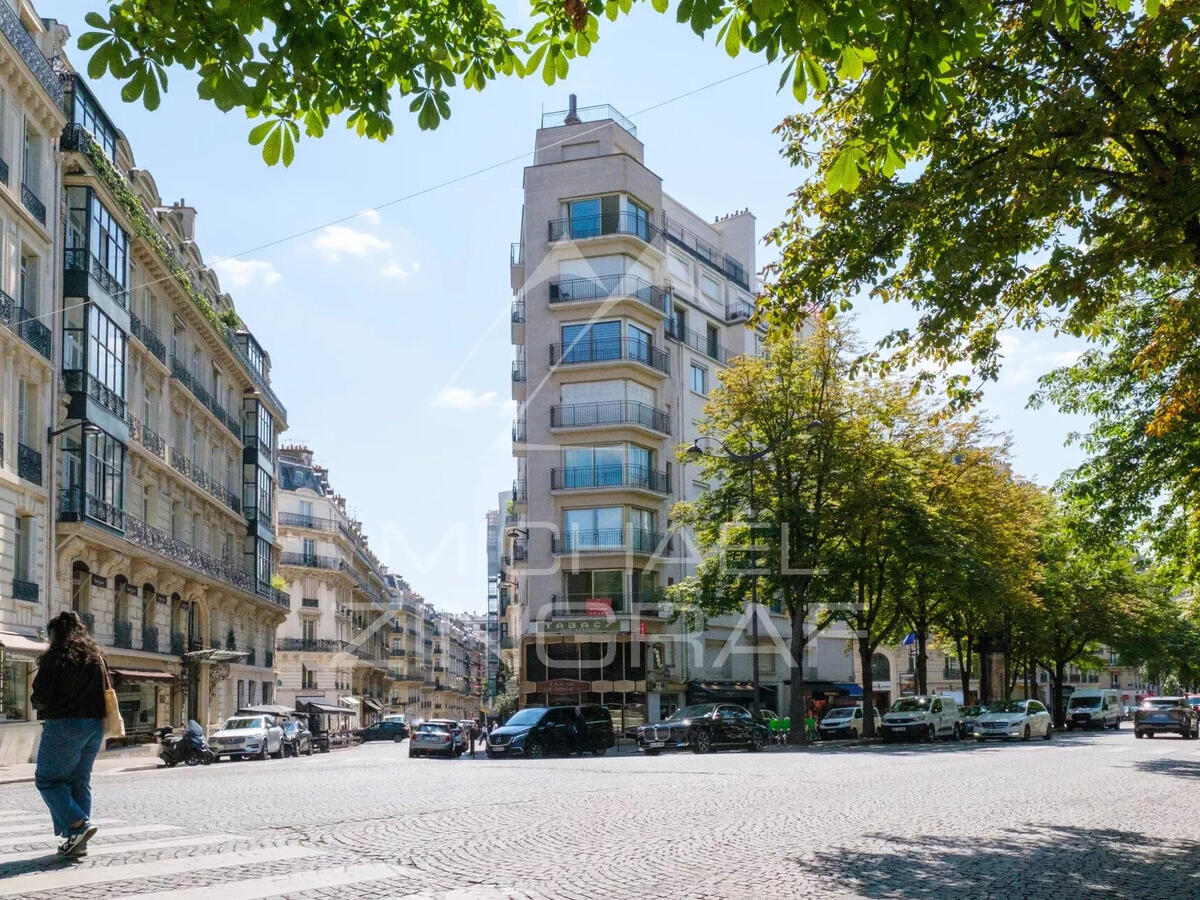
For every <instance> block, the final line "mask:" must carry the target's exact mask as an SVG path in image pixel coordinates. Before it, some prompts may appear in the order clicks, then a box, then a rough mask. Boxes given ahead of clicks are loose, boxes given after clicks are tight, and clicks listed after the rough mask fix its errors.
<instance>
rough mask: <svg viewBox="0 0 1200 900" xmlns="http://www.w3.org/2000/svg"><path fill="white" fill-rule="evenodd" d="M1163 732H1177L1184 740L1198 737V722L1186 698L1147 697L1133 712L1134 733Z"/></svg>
mask: <svg viewBox="0 0 1200 900" xmlns="http://www.w3.org/2000/svg"><path fill="white" fill-rule="evenodd" d="M1164 732H1170V733H1171V734H1177V735H1179V736H1180V737H1181V738H1183V739H1184V740H1187V739H1188V738H1195V737H1200V722H1198V721H1197V716H1196V710H1194V709H1193V708H1192V707H1191V705H1190V704H1189V703H1188V702H1187V698H1185V697H1147V698H1146V699H1145V700H1143V701H1142V705H1141V706H1139V707H1138V708H1137V710H1136V711H1135V712H1134V714H1133V733H1134V735H1136V736H1137V737H1139V738H1140V737H1154V735H1156V734H1162V733H1164Z"/></svg>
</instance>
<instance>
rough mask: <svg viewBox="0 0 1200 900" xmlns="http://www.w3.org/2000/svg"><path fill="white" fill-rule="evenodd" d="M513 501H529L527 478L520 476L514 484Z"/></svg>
mask: <svg viewBox="0 0 1200 900" xmlns="http://www.w3.org/2000/svg"><path fill="white" fill-rule="evenodd" d="M512 495H513V503H528V502H529V489H528V487H527V486H526V483H525V479H523V478H518V479H517V480H516V481H514V482H513V484H512Z"/></svg>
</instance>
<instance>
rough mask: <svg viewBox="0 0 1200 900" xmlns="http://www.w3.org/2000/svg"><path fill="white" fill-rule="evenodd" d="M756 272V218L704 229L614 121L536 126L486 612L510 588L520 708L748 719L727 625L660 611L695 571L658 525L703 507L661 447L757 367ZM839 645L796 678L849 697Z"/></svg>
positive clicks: (764, 657)
mask: <svg viewBox="0 0 1200 900" xmlns="http://www.w3.org/2000/svg"><path fill="white" fill-rule="evenodd" d="M754 271H755V230H754V217H753V216H752V215H751V214H750V213H749V212H747V211H741V212H738V213H734V214H732V215H728V216H725V217H722V218H719V219H717V220H716V221H713V222H708V221H706V220H705V219H703V218H702V217H700V216H699V215H697V214H696V213H694V212H692V211H691V210H689V209H688V208H687V207H685V206H683V205H682V204H681V203H679V202H678V201H676V200H675V199H674V198H672V197H671V196H669V195H668V194H667V193H665V192H664V190H663V185H662V180H661V178H660V177H659V176H658V175H657V174H655V173H654V172H653V171H651V170H650V169H649V168H647V167H646V165H645V162H644V147H643V145H642V143H641V141H639V140H638V137H637V131H636V128H635V127H634V125H633V124H632V123H631V122H629V121H628V120H627V119H625V118H624V117H623V116H622V115H621V114H620V113H619V112H617V111H616V110H614V109H612V108H611V107H607V106H602V107H591V108H587V109H579V108H576V106H575V104H574V98H572V106H571V108H570V109H568V110H566V111H565V112H559V113H549V114H546V115H545V116H543V119H542V127H541V128H540V129H539V130H538V131H537V134H536V136H535V143H534V161H533V164H532V165H531V166H529V167H527V168H526V169H525V173H524V205H523V209H522V223H521V240H520V242H519V243H517V244H514V246H513V248H512V255H511V286H512V289H513V291H514V300H513V306H512V341H513V344H514V346H515V360H514V363H513V367H512V396H513V399H514V400H516V401H517V404H518V418H517V420H516V421H515V422H514V424H513V455H514V457H515V458H516V465H517V478H516V483H515V484H514V491H513V498H512V501H513V502H512V509H511V513H512V515H511V517H509V518H508V519H507V521H506V536H507V542H506V553H505V559H504V562H505V564H506V575H505V577H504V579H503V581H504V585H502V588H501V606H503V604H504V599H503V598H504V594H503V590H504V587H508V588H509V590H511V591H513V592H514V595H515V599H516V601H517V602H516V609H515V614H514V619H513V621H512V628H513V632H512V633H513V639H514V643H515V644H516V648H517V649H516V652H515V654H514V656H515V659H514V662H515V664H516V666H515V671H516V672H517V673H518V674H517V677H518V679H519V689H520V698H521V703H522V705H529V704H532V705H537V704H545V703H554V702H576V703H579V702H585V703H603V704H605V705H607V706H608V707H609V708H610V709H611V710H612V711H613V713H614V720H617V719H618V717H619V718H620V720H621V724H623V725H624V726H625V727H629V726H630V725H632V724H636V723H637V722H639V721H642V720H644V719H645V718H647V717H649V718H651V719H653V718H657V717H658V716H660V715H662V714H665V713H667V712H669V711H670V709H672V708H674V707H675V706H677V705H679V704H682V703H685V702H696V701H700V700H705V699H729V700H735V701H741V702H749V700H750V696H751V693H752V692H751V691H750V686H749V684H748V683H747V682H748V681H749V679H750V670H751V655H750V654H751V653H752V652H754V648H751V647H748V646H745V642H742V641H740V640H738V639H736V638H735V639H734V640H733V643H734V644H737V645H738V647H739V649H740V651H741V652H737V653H733V654H728V653H723V652H722V651H723V649H724V648H725V646H726V643H727V642H729V641H730V636H731V634H732V633H733V630H734V629H735V626H736V625H737V620H736V619H734V618H731V617H722V618H719V619H712V620H710V621H709V622H708V623H707V625H706V630H705V631H704V632H703V633H702V634H689V633H687V632H686V631H683V630H681V628H682V626H681V625H680V624H677V623H676V624H670V623H669V621H668V620H669V612H670V611H669V610H668V609H667V608H666V607H665V605H664V604H662V602H661V597H662V589H663V588H664V587H666V586H668V585H670V584H672V583H673V582H675V581H677V580H679V579H682V578H684V577H686V576H687V575H689V574H691V573H692V572H693V571H694V570H695V562H696V560H694V559H691V558H689V553H688V550H689V547H690V543H689V542H688V541H686V540H683V539H682V536H681V535H674V536H672V534H671V530H672V529H671V522H670V521H669V516H670V510H671V507H672V505H673V504H674V503H675V502H677V501H679V500H684V499H692V498H695V497H697V496H698V495H699V493H700V492H701V491H703V490H705V488H706V485H705V484H703V483H701V482H700V481H698V480H696V473H695V471H694V470H692V471H689V470H688V467H686V466H683V465H678V464H675V463H674V461H673V460H674V448H675V447H676V446H678V445H680V444H686V443H689V442H691V441H692V440H693V439H694V438H695V437H697V435H698V432H697V431H696V428H695V424H694V423H695V421H696V420H697V419H698V418H699V417H700V416H701V415H702V412H703V408H704V404H705V402H706V400H707V396H708V394H709V392H710V391H711V390H712V389H713V387H715V385H716V383H717V377H718V374H719V372H720V371H721V370H722V369H723V368H724V367H725V366H726V365H728V363H729V362H730V360H732V359H733V358H734V357H736V356H738V355H740V354H753V353H757V352H759V346H760V345H759V335H758V333H757V332H756V331H755V330H753V329H751V328H748V327H747V325H746V322H747V320H748V319H749V317H750V315H751V314H752V311H753V296H754V284H753V273H754ZM502 509H503V507H502ZM762 615H763V620H762V621H763V622H764V630H769V629H772V628H773V630H774V631H775V632H777V633H779V634H781V635H785V636H786V635H787V634H789V629H788V627H787V625H786V623H785V621H784V618H783V617H782V616H781V615H780V614H779V613H778V612H771V613H768V612H767V610H766V609H765V608H764V610H763V613H762ZM768 617H769V624H768V622H767V619H768ZM501 627H503V625H502V626H501ZM847 637H848V635H842V634H835V633H830V632H827V633H824V634H823V635H822V637H821V638H819V639H817V640H815V641H814V642H813V643H812V644H811V645H810V649H811V653H812V655H813V658H812V660H811V666H809V667H806V668H809V669H810V671H809V672H808V673H807V674H811V675H813V676H814V677H816V676H819V675H820V674H821V673H820V666H819V663H820V662H821V661H822V660H823V659H825V658H826V657H827V659H828V661H827V663H826V668H829V667H830V665H832V664H833V663H835V662H836V665H837V668H838V671H837V675H839V676H842V678H841V679H831V681H832V680H843V679H848V678H849V677H850V676H851V675H852V672H853V667H852V662H851V659H850V657H849V656H848V655H847V653H846V650H845V645H846V638H847ZM765 646H766V645H765V644H764V645H760V648H765ZM689 648H690V649H689ZM759 656H760V663H761V673H762V674H761V683H762V685H763V687H764V690H763V697H762V702H763V703H764V704H767V705H776V704H780V705H782V704H784V703H785V702H786V696H785V694H786V681H787V680H788V676H789V674H790V673H789V672H788V671H787V670H786V667H784V666H782V665H781V666H779V667H775V666H774V665H773V663H774V660H775V657H774V656H773V655H772V654H769V653H767V652H761V649H760V652H759Z"/></svg>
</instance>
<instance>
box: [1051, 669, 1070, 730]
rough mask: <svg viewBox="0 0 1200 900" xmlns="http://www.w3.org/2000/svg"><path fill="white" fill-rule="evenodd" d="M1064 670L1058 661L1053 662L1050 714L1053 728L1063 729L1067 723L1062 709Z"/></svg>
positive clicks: (1064, 711)
mask: <svg viewBox="0 0 1200 900" xmlns="http://www.w3.org/2000/svg"><path fill="white" fill-rule="evenodd" d="M1066 668H1067V667H1066V666H1065V665H1064V664H1063V663H1062V662H1061V661H1060V660H1057V659H1056V660H1055V661H1054V675H1053V677H1054V693H1053V700H1054V709H1052V710H1051V714H1052V715H1053V716H1054V727H1055V728H1063V727H1064V726H1065V725H1066V721H1067V715H1066V710H1065V709H1064V708H1063V677H1064V674H1065V672H1066Z"/></svg>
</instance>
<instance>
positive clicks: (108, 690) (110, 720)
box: [104, 664, 125, 738]
mask: <svg viewBox="0 0 1200 900" xmlns="http://www.w3.org/2000/svg"><path fill="white" fill-rule="evenodd" d="M104 737H105V738H123V737H125V720H124V719H122V718H121V707H120V706H119V705H118V704H117V692H116V690H115V689H114V688H113V684H112V677H111V676H110V675H109V674H108V665H107V664H105V665H104Z"/></svg>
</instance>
